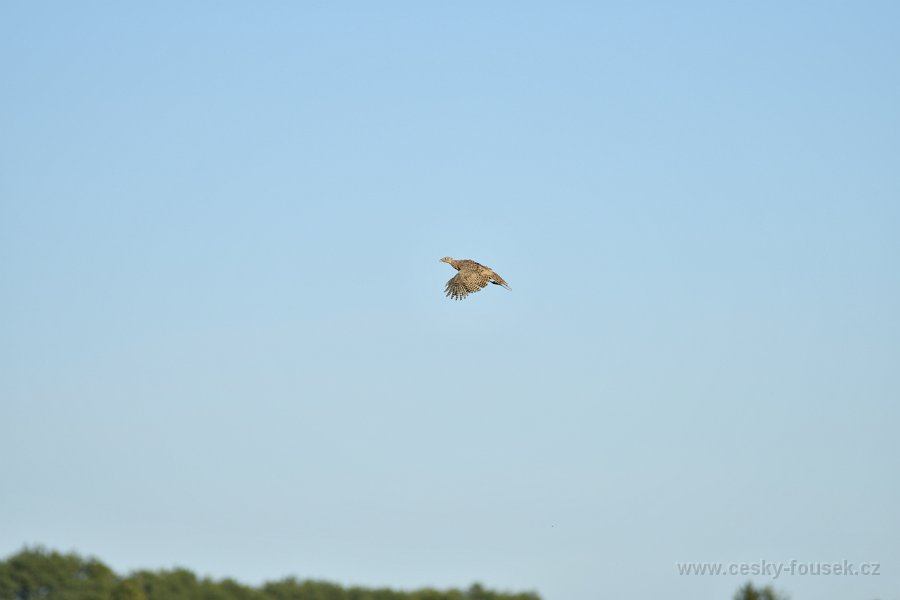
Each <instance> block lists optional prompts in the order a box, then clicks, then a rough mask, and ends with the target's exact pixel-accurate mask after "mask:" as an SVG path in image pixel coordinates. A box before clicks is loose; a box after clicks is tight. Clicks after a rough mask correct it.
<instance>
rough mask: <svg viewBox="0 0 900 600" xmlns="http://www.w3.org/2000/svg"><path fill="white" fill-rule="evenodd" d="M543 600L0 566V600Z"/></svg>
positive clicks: (36, 554) (44, 554) (26, 560)
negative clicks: (248, 584) (244, 582)
mask: <svg viewBox="0 0 900 600" xmlns="http://www.w3.org/2000/svg"><path fill="white" fill-rule="evenodd" d="M43 599H46V600H540V597H539V596H538V595H537V594H535V593H531V592H526V593H518V594H512V593H501V592H493V591H490V590H487V589H485V588H483V587H482V586H480V585H479V584H474V585H472V586H471V587H470V588H469V589H467V590H455V589H454V590H446V591H441V590H434V589H421V590H415V591H410V592H404V591H397V590H391V589H384V588H382V589H369V588H361V587H350V588H345V587H342V586H339V585H336V584H333V583H329V582H325V581H311V580H304V581H301V580H297V579H294V578H288V579H283V580H281V581H275V582H270V583H266V584H265V585H263V586H262V587H259V588H255V587H250V586H247V585H243V584H240V583H238V582H236V581H234V580H232V579H224V580H222V581H214V580H211V579H206V578H204V579H200V578H198V577H197V576H196V575H194V574H193V573H192V572H190V571H188V570H186V569H172V570H163V571H136V572H134V573H131V574H130V575H128V576H125V577H122V576H119V575H116V574H115V573H113V571H112V570H111V569H110V568H109V567H107V566H106V565H104V564H103V563H101V562H100V561H98V560H96V559H93V558H83V557H81V556H78V555H77V554H61V553H59V552H53V551H49V550H45V549H43V548H32V549H27V548H26V549H25V550H22V551H21V552H19V553H17V554H14V555H13V556H11V557H9V558H7V559H6V560H5V561H3V562H0V600H43Z"/></svg>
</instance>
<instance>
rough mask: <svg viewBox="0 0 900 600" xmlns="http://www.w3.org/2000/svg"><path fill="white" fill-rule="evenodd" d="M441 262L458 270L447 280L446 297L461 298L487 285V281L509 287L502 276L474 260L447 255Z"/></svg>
mask: <svg viewBox="0 0 900 600" xmlns="http://www.w3.org/2000/svg"><path fill="white" fill-rule="evenodd" d="M441 262H445V263H447V264H449V265H450V266H451V267H453V268H454V269H456V270H457V271H459V273H457V274H456V277H454V278H453V279H451V280H450V281H448V282H447V287H446V288H444V291H445V292H446V294H447V297H448V298H452V299H454V300H462V299H463V298H465V297H466V296H468V295H469V294H474V293H475V292H477V291H479V290H481V289H483V288H485V287H487V284H489V283H493V284H494V285H502V286H503V287H505V288H506V289H511V288H510V287H509V286H508V285H506V282H505V281H503V278H502V277H500V276H499V275H497V274H496V273H494V271H493V270H491V268H490V267H485V266H484V265H480V264H478V263H477V262H475V261H474V260H468V259H466V260H454V259H452V258H450V257H449V256H445V257H444V258H442V259H441Z"/></svg>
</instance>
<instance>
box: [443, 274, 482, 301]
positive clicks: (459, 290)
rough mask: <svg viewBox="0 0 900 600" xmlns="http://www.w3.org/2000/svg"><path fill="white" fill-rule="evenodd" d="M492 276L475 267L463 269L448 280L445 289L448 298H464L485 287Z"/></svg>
mask: <svg viewBox="0 0 900 600" xmlns="http://www.w3.org/2000/svg"><path fill="white" fill-rule="evenodd" d="M490 279H491V278H490V276H487V275H486V274H485V273H483V272H481V271H476V270H474V269H462V270H460V272H459V273H457V274H456V277H454V278H453V279H451V280H450V281H448V282H447V287H446V288H444V291H445V292H446V293H447V297H448V298H452V299H454V300H462V299H463V298H465V297H466V296H468V295H469V294H474V293H475V292H477V291H479V290H481V289H484V288H485V287H486V286H487V284H488V283H489V282H490Z"/></svg>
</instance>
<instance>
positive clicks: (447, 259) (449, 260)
mask: <svg viewBox="0 0 900 600" xmlns="http://www.w3.org/2000/svg"><path fill="white" fill-rule="evenodd" d="M452 260H453V259H452V258H450V257H449V256H445V257H444V258H442V259H441V262H445V263H449V262H451V261H452Z"/></svg>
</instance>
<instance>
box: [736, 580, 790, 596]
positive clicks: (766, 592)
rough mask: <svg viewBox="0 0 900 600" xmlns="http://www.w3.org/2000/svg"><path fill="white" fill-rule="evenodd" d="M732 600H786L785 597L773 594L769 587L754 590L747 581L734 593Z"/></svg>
mask: <svg viewBox="0 0 900 600" xmlns="http://www.w3.org/2000/svg"><path fill="white" fill-rule="evenodd" d="M734 600H787V596H782V595H781V594H778V593H777V592H775V590H774V589H772V586H771V585H767V586H765V587H762V588H756V587H753V584H752V583H750V582H749V581H748V582H747V583H746V584H744V585H743V586H742V587H741V588H740V589H738V591H737V592H735V594H734Z"/></svg>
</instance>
